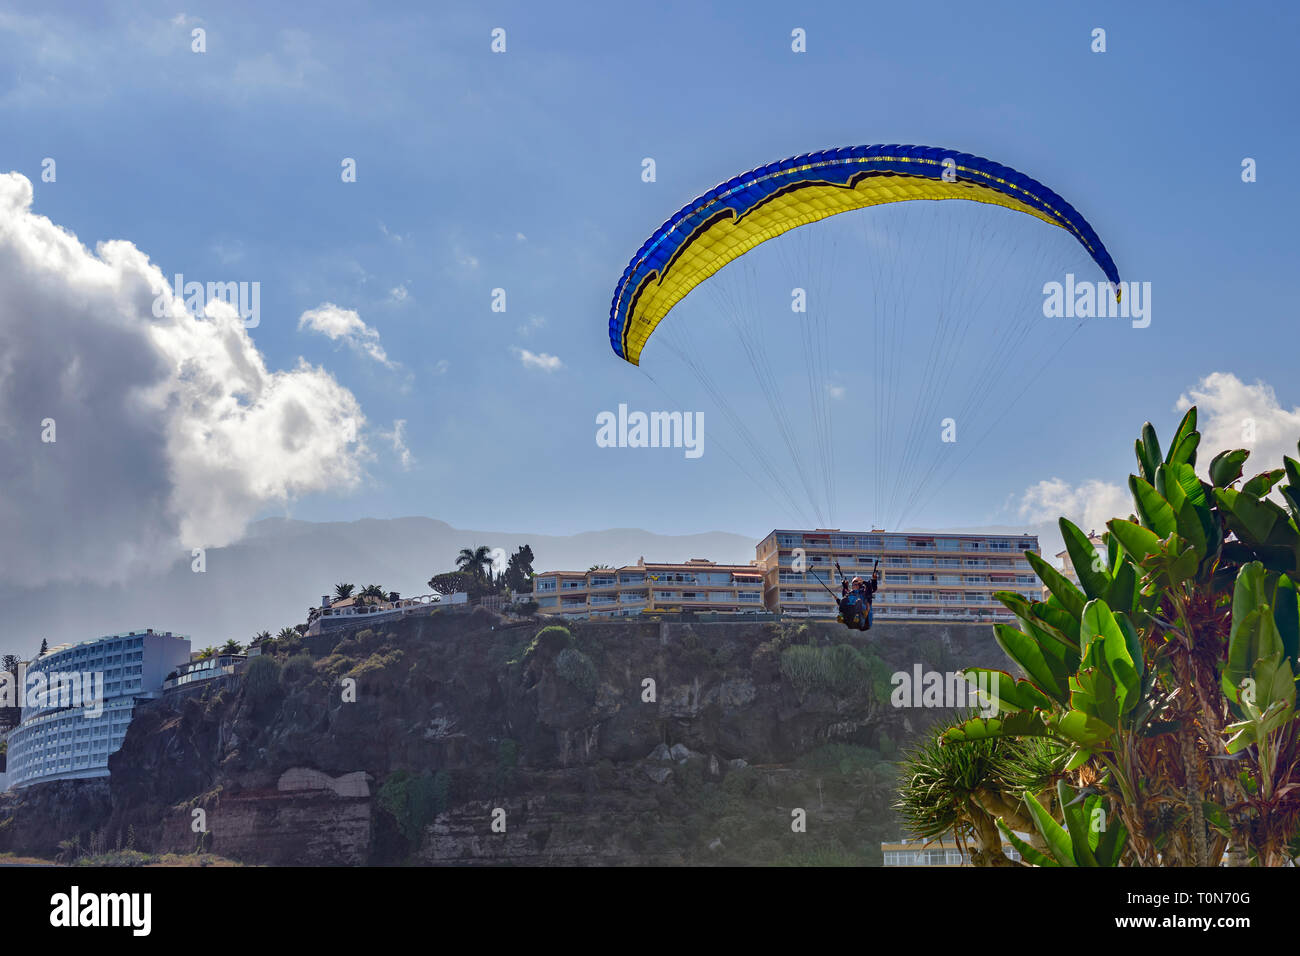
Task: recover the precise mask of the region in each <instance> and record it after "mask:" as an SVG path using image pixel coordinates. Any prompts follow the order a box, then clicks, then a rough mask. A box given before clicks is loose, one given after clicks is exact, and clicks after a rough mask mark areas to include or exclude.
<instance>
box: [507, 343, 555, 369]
mask: <svg viewBox="0 0 1300 956" xmlns="http://www.w3.org/2000/svg"><path fill="white" fill-rule="evenodd" d="M515 353H516V354H517V355H518V356H519V361H521V362H523V363H524V367H525V368H537V369H541V370H542V371H543V372H558V371H559V370H560V369H562V368H564V363H563V362H561V361H560V360H559V358H558V357H556V356H554V355H547V354H546V353H545V352H540V353H537V352H530V351H528V349H520V348H516V349H515Z"/></svg>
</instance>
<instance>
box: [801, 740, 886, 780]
mask: <svg viewBox="0 0 1300 956" xmlns="http://www.w3.org/2000/svg"><path fill="white" fill-rule="evenodd" d="M880 761H881V752H880V751H879V750H874V749H872V748H871V747H861V746H859V745H857V744H848V743H841V742H839V741H836V742H833V743H828V744H822V746H820V747H818V748H817V749H815V750H810V751H808V752H807V753H806V754H803V755H802V756H800V757H799V758H798V759H797V760H796V761H795V766H796V767H798V768H800V769H801V770H820V771H828V770H834V771H837V772H839V773H841V774H843V775H845V776H849V775H850V774H854V773H857V771H859V770H863V769H866V768H870V767H874V766H875V765H876V764H878V763H880Z"/></svg>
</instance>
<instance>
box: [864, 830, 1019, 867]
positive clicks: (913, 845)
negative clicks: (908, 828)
mask: <svg viewBox="0 0 1300 956" xmlns="http://www.w3.org/2000/svg"><path fill="white" fill-rule="evenodd" d="M880 851H881V854H882V855H883V856H884V865H885V866H969V865H970V852H969V849H968V848H963V847H959V846H958V845H957V844H956V842H955V841H953V840H952V839H950V838H948V837H945V838H944V839H942V840H928V841H927V840H900V841H898V842H897V843H882V844H880ZM1002 852H1003V853H1004V854H1006V857H1007V859H1009V860H1019V859H1020V853H1019V851H1017V850H1016V848H1015V847H1013V846H1012V845H1011V844H1010V843H1003V844H1002Z"/></svg>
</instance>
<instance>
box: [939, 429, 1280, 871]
mask: <svg viewBox="0 0 1300 956" xmlns="http://www.w3.org/2000/svg"><path fill="white" fill-rule="evenodd" d="M1199 446H1200V434H1199V432H1197V430H1196V409H1195V408H1192V409H1190V410H1189V411H1188V412H1187V414H1186V416H1185V417H1184V418H1183V420H1182V422H1181V423H1180V425H1179V427H1178V430H1177V432H1176V434H1175V436H1174V440H1173V441H1172V442H1171V444H1170V446H1169V450H1168V451H1167V453H1164V454H1163V456H1162V452H1161V447H1160V442H1159V439H1158V438H1157V437H1156V434H1155V429H1154V428H1152V427H1151V425H1150V423H1147V424H1146V425H1145V426H1144V427H1143V429H1142V435H1141V437H1140V438H1139V439H1138V441H1137V442H1136V444H1135V446H1134V448H1135V453H1136V457H1137V463H1138V468H1137V473H1135V474H1133V475H1130V476H1129V482H1128V485H1129V490H1130V491H1131V492H1132V495H1133V514H1132V515H1130V516H1129V517H1127V518H1120V517H1117V518H1115V519H1113V520H1111V521H1109V522H1107V525H1106V527H1107V529H1108V530H1107V533H1106V534H1105V535H1104V536H1103V541H1104V543H1105V547H1106V551H1105V555H1104V556H1094V554H1093V550H1092V543H1091V542H1090V541H1089V540H1088V538H1087V536H1086V535H1084V534H1083V533H1082V532H1081V531H1080V529H1079V528H1077V527H1076V526H1075V525H1073V524H1072V523H1071V522H1069V521H1068V520H1066V519H1064V518H1062V519H1061V522H1060V526H1061V533H1062V536H1063V538H1064V540H1065V543H1066V549H1067V550H1068V552H1069V554H1070V558H1071V562H1072V564H1073V566H1074V568H1075V571H1076V573H1077V574H1078V579H1079V584H1078V585H1077V586H1076V585H1075V584H1074V583H1073V582H1071V581H1069V580H1068V579H1067V578H1066V577H1065V576H1064V575H1063V574H1062V573H1061V572H1059V571H1057V570H1056V569H1055V568H1052V567H1051V566H1050V565H1048V564H1047V563H1046V562H1045V561H1043V560H1042V559H1041V558H1040V557H1038V556H1037V555H1033V554H1028V555H1026V558H1027V560H1029V562H1030V563H1031V565H1032V566H1033V567H1034V569H1035V571H1037V572H1038V575H1039V577H1040V578H1041V579H1042V580H1043V582H1044V584H1046V586H1047V588H1048V590H1049V591H1050V592H1051V596H1050V597H1049V598H1048V600H1046V601H1032V602H1031V601H1027V600H1025V599H1024V598H1021V597H1017V596H1015V595H1012V594H1005V593H1003V594H999V595H998V598H999V600H1001V601H1002V603H1003V604H1004V605H1006V607H1008V608H1009V609H1010V610H1011V611H1012V613H1013V614H1014V615H1015V617H1016V625H1015V626H1014V627H1013V626H1010V625H1005V624H1000V625H997V626H996V629H995V633H996V637H997V640H998V643H999V645H1000V646H1001V647H1002V649H1003V651H1005V652H1006V654H1007V656H1008V657H1009V658H1010V659H1011V660H1012V661H1013V662H1014V663H1015V664H1016V666H1017V667H1018V669H1019V670H1020V672H1021V673H1022V674H1023V675H1024V677H1023V678H1015V677H1012V676H1011V675H1009V674H1001V673H1000V672H989V671H984V670H980V669H975V668H972V669H970V670H968V671H967V675H968V677H970V678H976V677H980V678H984V679H987V678H988V677H990V676H992V677H993V680H994V685H995V688H996V695H995V696H996V698H997V707H998V714H997V716H996V717H993V718H983V717H980V718H973V719H970V720H968V721H966V722H964V723H962V724H960V725H959V726H956V727H953V728H951V729H949V730H948V731H947V732H946V734H945V737H944V739H945V742H947V743H948V744H950V745H954V746H956V747H957V748H958V749H963V748H966V747H971V746H975V745H978V744H980V743H981V742H988V741H990V740H993V739H997V738H1007V737H1012V738H1017V739H1021V740H1024V739H1030V738H1043V739H1050V740H1054V741H1056V742H1058V743H1059V744H1061V745H1063V746H1065V747H1067V748H1068V749H1069V751H1070V757H1069V763H1068V765H1067V770H1069V771H1077V772H1078V773H1079V775H1080V778H1079V779H1080V781H1081V783H1082V782H1088V783H1090V785H1091V786H1092V789H1084V790H1082V791H1081V795H1080V796H1079V797H1078V798H1076V800H1077V803H1075V802H1071V803H1070V804H1068V805H1067V806H1066V807H1064V808H1062V809H1061V810H1060V811H1059V815H1057V816H1053V815H1052V814H1049V813H1047V811H1046V810H1044V809H1043V808H1042V807H1041V805H1038V806H1036V805H1035V804H1034V803H1033V802H1032V801H1028V800H1027V801H1026V803H1025V807H1026V809H1027V810H1028V811H1029V812H1030V813H1031V815H1033V816H1034V818H1035V820H1034V822H1035V827H1036V832H1037V833H1038V834H1039V836H1040V837H1041V839H1042V841H1043V843H1044V846H1043V847H1042V848H1040V856H1041V857H1042V859H1041V860H1040V859H1034V862H1039V863H1044V861H1046V864H1045V865H1050V864H1055V865H1093V864H1094V863H1096V864H1100V865H1113V864H1115V863H1117V862H1119V861H1120V859H1121V857H1124V858H1125V859H1126V861H1127V862H1129V863H1137V864H1139V865H1156V864H1162V865H1178V864H1180V863H1181V864H1190V865H1199V866H1206V865H1213V864H1214V863H1215V862H1217V860H1218V859H1219V858H1220V857H1221V855H1222V853H1223V851H1224V848H1225V847H1226V846H1227V844H1228V843H1229V842H1230V843H1231V844H1232V845H1234V846H1235V847H1237V848H1238V849H1246V850H1248V851H1249V852H1250V854H1251V855H1252V856H1253V858H1254V859H1255V860H1256V861H1258V862H1263V863H1265V864H1268V865H1279V864H1283V863H1285V862H1287V861H1288V860H1290V859H1291V856H1290V852H1289V850H1288V847H1289V846H1292V845H1297V846H1300V826H1298V825H1297V821H1300V733H1297V732H1296V726H1295V721H1296V708H1295V703H1296V689H1295V683H1296V680H1297V677H1300V600H1298V599H1297V598H1298V594H1297V586H1296V582H1297V581H1300V462H1297V460H1296V459H1293V458H1291V457H1289V456H1284V457H1283V460H1282V464H1283V467H1281V468H1271V469H1268V470H1266V471H1263V472H1260V473H1259V474H1256V475H1255V476H1254V477H1252V478H1249V479H1246V480H1243V474H1244V473H1243V465H1244V464H1245V463H1246V461H1247V459H1248V458H1249V452H1247V451H1246V450H1244V449H1232V450H1227V451H1223V452H1221V453H1219V454H1218V455H1217V456H1216V457H1215V458H1214V460H1213V461H1212V462H1211V464H1210V466H1209V469H1208V470H1209V478H1210V480H1209V481H1208V482H1206V481H1203V480H1202V479H1201V478H1200V476H1198V475H1197V473H1196V468H1195V466H1196V455H1197V451H1198V448H1199ZM1275 496H1276V497H1278V498H1280V502H1279V500H1275ZM1161 754H1170V755H1173V756H1172V757H1171V758H1169V759H1165V760H1160V759H1159V755H1161ZM1234 757H1235V758H1236V759H1235V760H1234V759H1233V758H1234ZM1153 768H1156V769H1154V770H1153ZM1189 780H1190V781H1196V783H1195V784H1193V785H1192V786H1190V787H1189V786H1188V784H1187V781H1189ZM1097 800H1100V801H1104V802H1105V805H1106V809H1108V810H1109V811H1110V812H1112V815H1113V816H1114V817H1115V819H1116V821H1118V820H1119V819H1120V818H1121V817H1122V818H1123V819H1124V820H1125V821H1128V822H1129V824H1132V822H1133V821H1135V820H1136V821H1139V823H1140V825H1138V826H1130V828H1129V830H1128V831H1125V832H1126V833H1127V836H1126V837H1125V836H1115V837H1114V839H1115V841H1116V842H1115V843H1114V844H1113V845H1110V844H1107V843H1105V842H1104V841H1101V840H1096V839H1091V840H1090V842H1086V843H1085V842H1081V838H1080V836H1079V831H1080V827H1081V826H1082V823H1081V821H1080V818H1079V817H1078V812H1081V811H1076V810H1073V809H1070V808H1071V807H1075V806H1076V805H1077V806H1090V805H1091V803H1092V802H1095V801H1097ZM1117 825H1118V823H1117ZM1112 832H1115V831H1112ZM1125 855H1127V856H1125ZM1027 858H1028V856H1027Z"/></svg>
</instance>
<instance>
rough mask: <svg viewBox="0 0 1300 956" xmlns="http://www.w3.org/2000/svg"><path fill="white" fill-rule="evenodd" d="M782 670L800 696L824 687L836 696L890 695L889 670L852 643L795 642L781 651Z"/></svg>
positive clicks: (877, 696) (877, 659)
mask: <svg viewBox="0 0 1300 956" xmlns="http://www.w3.org/2000/svg"><path fill="white" fill-rule="evenodd" d="M781 673H782V674H783V675H784V676H785V678H786V680H788V681H790V683H791V684H792V685H794V688H795V690H796V691H798V693H799V695H800V696H801V697H802V696H804V695H806V694H808V693H810V692H813V691H824V692H826V693H830V694H832V695H834V696H836V697H861V696H864V695H865V696H869V697H872V698H874V699H876V700H884V699H886V698H887V697H888V696H889V691H888V688H889V670H888V668H887V667H886V666H885V664H884V662H883V661H881V660H880V659H879V658H878V657H876V656H875V655H874V654H872V653H871V652H870V651H865V650H859V649H858V648H856V647H853V646H852V645H851V644H836V645H834V646H832V647H815V646H810V645H807V644H795V645H792V646H790V647H787V648H786V649H785V650H784V651H782V652H781Z"/></svg>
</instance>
